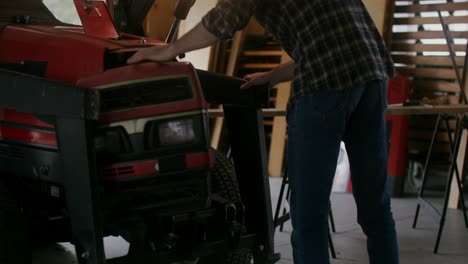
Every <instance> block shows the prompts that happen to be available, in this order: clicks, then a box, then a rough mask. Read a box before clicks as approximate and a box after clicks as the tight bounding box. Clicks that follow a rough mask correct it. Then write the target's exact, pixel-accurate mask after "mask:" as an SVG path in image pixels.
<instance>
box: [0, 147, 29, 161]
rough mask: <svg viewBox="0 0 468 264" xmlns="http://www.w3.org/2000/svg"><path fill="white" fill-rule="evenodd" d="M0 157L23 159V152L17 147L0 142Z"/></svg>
mask: <svg viewBox="0 0 468 264" xmlns="http://www.w3.org/2000/svg"><path fill="white" fill-rule="evenodd" d="M0 157H4V158H17V159H24V152H23V151H22V150H21V149H19V148H15V147H11V146H8V145H3V144H0Z"/></svg>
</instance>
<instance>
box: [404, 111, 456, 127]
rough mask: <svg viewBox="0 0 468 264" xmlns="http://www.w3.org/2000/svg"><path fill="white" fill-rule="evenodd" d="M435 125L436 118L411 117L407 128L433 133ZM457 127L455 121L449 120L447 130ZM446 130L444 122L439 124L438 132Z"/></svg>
mask: <svg viewBox="0 0 468 264" xmlns="http://www.w3.org/2000/svg"><path fill="white" fill-rule="evenodd" d="M435 124H436V116H427V115H425V116H421V115H420V116H411V118H410V123H409V128H410V130H423V129H425V130H430V131H434V128H435ZM456 127H457V122H456V120H449V128H450V129H451V130H454V129H455V128H456ZM446 129H447V126H446V125H445V122H442V123H440V124H439V130H440V131H444V130H446Z"/></svg>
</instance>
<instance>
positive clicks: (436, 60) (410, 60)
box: [392, 55, 465, 67]
mask: <svg viewBox="0 0 468 264" xmlns="http://www.w3.org/2000/svg"><path fill="white" fill-rule="evenodd" d="M392 58H393V61H394V62H395V63H402V64H409V65H431V66H452V59H451V58H450V57H449V56H411V55H393V56H392ZM455 60H456V62H457V66H460V67H463V65H464V63H465V58H464V57H462V56H458V57H456V58H455Z"/></svg>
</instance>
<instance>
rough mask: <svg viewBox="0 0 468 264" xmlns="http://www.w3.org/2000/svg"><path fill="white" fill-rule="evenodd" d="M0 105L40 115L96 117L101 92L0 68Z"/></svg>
mask: <svg viewBox="0 0 468 264" xmlns="http://www.w3.org/2000/svg"><path fill="white" fill-rule="evenodd" d="M0 83H1V84H2V86H1V88H0V108H10V109H15V110H16V111H20V112H27V113H32V114H37V115H52V116H61V117H75V118H86V119H97V118H98V116H99V93H98V91H97V90H95V89H88V88H87V89H82V88H78V87H74V86H72V85H68V84H64V83H60V82H55V81H50V80H46V79H43V78H39V77H35V76H32V75H27V74H22V73H18V72H13V71H8V70H4V69H0Z"/></svg>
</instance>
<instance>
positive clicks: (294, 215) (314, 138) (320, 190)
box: [288, 91, 348, 264]
mask: <svg viewBox="0 0 468 264" xmlns="http://www.w3.org/2000/svg"><path fill="white" fill-rule="evenodd" d="M347 101H348V93H347V92H337V91H333V92H320V93H318V94H314V95H310V96H303V97H301V98H299V99H298V100H297V101H296V102H295V104H294V105H293V107H292V108H291V109H290V111H289V113H288V175H289V181H290V186H291V201H290V205H291V222H292V226H293V233H292V236H291V242H292V245H293V257H294V263H295V264H328V263H330V260H329V253H328V238H327V236H328V211H329V203H328V202H329V199H330V192H331V187H332V183H333V176H334V174H335V170H336V164H337V158H338V154H339V150H340V142H341V139H342V136H343V132H344V123H345V122H344V120H345V118H344V117H345V116H346V115H345V112H346V111H345V109H346V107H345V106H346V105H347Z"/></svg>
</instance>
